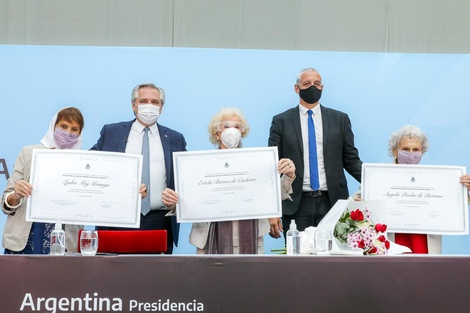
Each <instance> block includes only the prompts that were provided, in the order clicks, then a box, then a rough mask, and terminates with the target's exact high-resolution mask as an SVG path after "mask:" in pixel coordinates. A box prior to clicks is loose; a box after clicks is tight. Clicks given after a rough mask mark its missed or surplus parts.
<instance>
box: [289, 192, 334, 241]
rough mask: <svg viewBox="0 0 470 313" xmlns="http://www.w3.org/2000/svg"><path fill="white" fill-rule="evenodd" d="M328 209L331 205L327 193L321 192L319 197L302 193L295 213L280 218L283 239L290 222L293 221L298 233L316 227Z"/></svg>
mask: <svg viewBox="0 0 470 313" xmlns="http://www.w3.org/2000/svg"><path fill="white" fill-rule="evenodd" d="M330 209H331V203H330V198H329V197H328V193H327V192H321V196H318V194H317V193H313V192H303V193H302V199H301V200H300V206H299V209H298V210H297V212H295V214H294V215H283V216H282V227H283V228H284V238H285V234H286V233H287V231H288V230H289V226H290V223H291V220H293V219H294V220H295V224H296V225H297V229H298V230H299V231H304V230H305V228H307V227H310V226H317V225H318V223H320V221H321V220H322V219H323V217H325V215H326V214H327V213H328V211H329V210H330Z"/></svg>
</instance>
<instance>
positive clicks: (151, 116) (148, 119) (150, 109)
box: [137, 104, 160, 125]
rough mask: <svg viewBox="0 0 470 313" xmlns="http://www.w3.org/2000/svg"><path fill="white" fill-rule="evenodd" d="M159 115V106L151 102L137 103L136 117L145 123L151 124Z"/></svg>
mask: <svg viewBox="0 0 470 313" xmlns="http://www.w3.org/2000/svg"><path fill="white" fill-rule="evenodd" d="M159 116H160V107H159V106H158V105H153V104H139V105H137V117H138V118H139V120H141V121H142V122H143V123H145V124H147V125H153V124H155V123H156V122H157V120H158V117H159Z"/></svg>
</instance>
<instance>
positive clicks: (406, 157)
mask: <svg viewBox="0 0 470 313" xmlns="http://www.w3.org/2000/svg"><path fill="white" fill-rule="evenodd" d="M422 155H423V154H422V153H421V152H408V151H405V150H400V151H398V163H400V164H418V163H419V161H421V156H422Z"/></svg>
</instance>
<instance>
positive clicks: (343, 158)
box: [269, 68, 362, 231]
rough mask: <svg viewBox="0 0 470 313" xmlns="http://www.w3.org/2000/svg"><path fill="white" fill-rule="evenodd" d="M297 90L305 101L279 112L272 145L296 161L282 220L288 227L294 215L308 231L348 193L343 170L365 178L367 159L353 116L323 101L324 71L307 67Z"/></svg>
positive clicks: (274, 121)
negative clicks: (361, 150)
mask: <svg viewBox="0 0 470 313" xmlns="http://www.w3.org/2000/svg"><path fill="white" fill-rule="evenodd" d="M294 89H295V92H296V93H297V94H299V102H300V104H299V105H298V106H296V107H294V108H291V109H289V110H287V111H285V112H283V113H281V114H278V115H276V116H274V118H273V120H272V124H271V129H270V134H269V146H277V147H278V149H279V157H280V158H289V159H291V160H292V161H294V163H295V167H296V173H295V174H296V179H295V181H294V183H293V184H292V189H293V191H294V193H293V194H291V197H292V199H293V201H283V203H282V212H283V216H282V224H283V225H284V227H285V228H287V227H288V225H290V222H291V220H292V219H295V222H296V224H297V229H299V230H300V231H303V230H304V229H305V228H307V227H309V226H317V225H318V223H319V222H320V221H321V219H322V218H323V217H324V216H325V215H326V213H328V211H329V210H330V209H331V207H332V206H333V205H334V204H335V203H336V201H338V199H347V198H348V197H349V191H348V186H347V181H346V177H345V175H344V171H343V169H345V170H346V171H347V172H348V173H349V174H351V175H352V176H353V177H354V178H355V179H356V180H357V181H359V182H360V181H361V169H362V161H361V159H360V158H359V153H358V151H357V149H356V147H355V146H354V134H353V132H352V129H351V122H350V120H349V117H348V115H347V114H345V113H343V112H340V111H337V110H333V109H330V108H327V107H324V106H323V105H321V104H320V102H319V101H320V98H321V94H322V91H323V84H322V79H321V76H320V73H318V71H317V70H315V69H313V68H306V69H304V70H302V71H301V72H300V73H299V75H298V77H297V81H296V84H295V86H294ZM271 227H273V228H276V227H281V226H280V225H271Z"/></svg>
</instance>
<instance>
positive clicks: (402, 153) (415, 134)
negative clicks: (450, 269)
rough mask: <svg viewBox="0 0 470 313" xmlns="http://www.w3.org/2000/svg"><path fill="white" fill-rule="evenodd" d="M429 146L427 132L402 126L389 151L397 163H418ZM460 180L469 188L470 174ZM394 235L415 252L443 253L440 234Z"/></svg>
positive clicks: (396, 241) (395, 134)
mask: <svg viewBox="0 0 470 313" xmlns="http://www.w3.org/2000/svg"><path fill="white" fill-rule="evenodd" d="M428 148H429V143H428V138H427V136H426V134H424V133H423V132H422V131H421V129H419V128H418V127H416V126H413V125H405V126H402V127H401V128H400V129H399V130H397V131H396V132H394V133H392V135H391V136H390V140H389V153H390V154H391V155H392V156H393V158H394V162H395V164H418V163H419V162H420V161H421V157H422V156H423V154H424V153H426V151H427V150H428ZM460 182H461V183H462V184H463V185H465V186H466V187H467V190H468V189H469V186H470V176H469V175H463V176H462V177H460ZM392 235H393V234H392ZM394 235H395V239H394V241H395V243H397V244H400V245H403V246H407V247H408V248H410V249H411V251H412V252H413V253H424V254H427V253H430V254H440V253H442V237H441V236H440V235H426V234H400V233H396V234H394ZM392 240H393V239H392Z"/></svg>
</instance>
